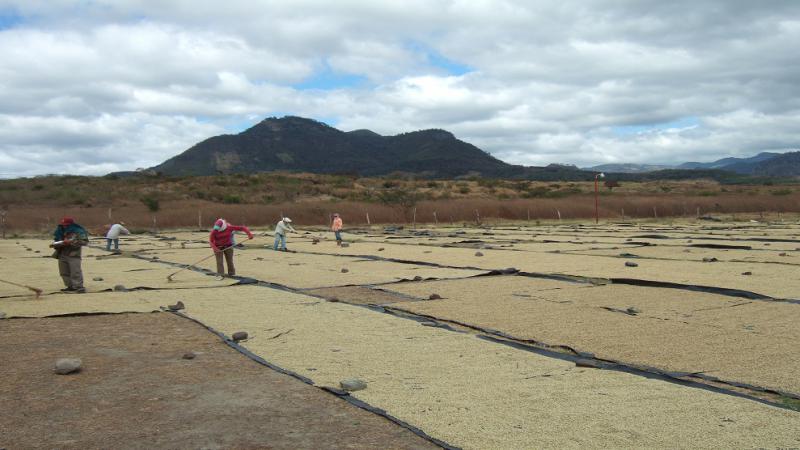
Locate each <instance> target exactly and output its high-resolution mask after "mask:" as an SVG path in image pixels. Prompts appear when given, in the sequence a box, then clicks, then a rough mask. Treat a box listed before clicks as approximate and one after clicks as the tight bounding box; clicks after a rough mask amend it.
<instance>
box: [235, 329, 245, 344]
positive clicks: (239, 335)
mask: <svg viewBox="0 0 800 450" xmlns="http://www.w3.org/2000/svg"><path fill="white" fill-rule="evenodd" d="M231 339H232V340H234V341H236V342H239V341H243V340H245V339H247V332H246V331H237V332H236V333H233V335H231Z"/></svg>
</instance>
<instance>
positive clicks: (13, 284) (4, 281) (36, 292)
mask: <svg viewBox="0 0 800 450" xmlns="http://www.w3.org/2000/svg"><path fill="white" fill-rule="evenodd" d="M0 282H3V283H6V284H10V285H12V286H17V287H21V288H25V289H30V290H32V291H33V292H34V293H35V294H36V298H39V296H40V295H42V290H41V289H39V288H35V287H33V286H28V285H26V284H19V283H14V282H13V281H6V280H0Z"/></svg>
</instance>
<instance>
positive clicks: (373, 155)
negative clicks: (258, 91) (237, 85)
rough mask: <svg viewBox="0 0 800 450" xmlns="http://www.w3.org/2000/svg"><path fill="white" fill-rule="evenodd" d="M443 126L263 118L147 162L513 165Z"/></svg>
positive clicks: (354, 169)
mask: <svg viewBox="0 0 800 450" xmlns="http://www.w3.org/2000/svg"><path fill="white" fill-rule="evenodd" d="M513 167H515V166H512V165H510V164H506V163H504V162H503V161H500V160H499V159H497V158H494V157H492V156H491V155H489V154H488V153H486V152H484V151H482V150H481V149H479V148H478V147H475V146H474V145H472V144H468V143H466V142H463V141H460V140H458V139H456V138H455V136H453V135H452V134H451V133H449V132H447V131H444V130H423V131H415V132H412V133H404V134H399V135H397V136H381V135H379V134H377V133H374V132H372V131H369V130H356V131H351V132H343V131H340V130H337V129H336V128H333V127H330V126H328V125H326V124H324V123H321V122H317V121H314V120H311V119H305V118H301V117H284V118H280V119H277V118H269V119H265V120H263V121H262V122H260V123H258V124H257V125H255V126H253V127H252V128H249V129H247V130H245V131H243V132H242V133H239V134H237V135H222V136H215V137H212V138H209V139H206V140H204V141H202V142H200V143H198V144H196V145H194V146H193V147H191V148H189V149H188V150H186V151H185V152H183V153H181V154H180V155H177V156H175V157H173V158H170V159H168V160H167V161H165V162H164V163H162V164H160V165H158V166H155V167H152V168H151V170H153V171H156V172H160V173H163V174H165V175H214V174H219V173H251V172H268V171H276V170H285V171H293V172H314V173H357V174H359V175H363V176H375V175H386V174H389V173H392V172H410V173H416V174H420V175H423V176H430V177H439V178H453V177H457V176H460V175H466V174H470V173H475V174H480V175H482V176H501V175H502V174H504V173H505V172H506V171H508V170H509V169H511V168H513Z"/></svg>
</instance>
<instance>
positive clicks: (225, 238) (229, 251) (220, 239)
mask: <svg viewBox="0 0 800 450" xmlns="http://www.w3.org/2000/svg"><path fill="white" fill-rule="evenodd" d="M234 231H244V232H245V233H247V239H253V233H251V232H250V230H249V229H248V228H247V227H246V226H244V225H232V224H229V223H228V222H226V221H225V219H222V218H220V219H217V221H216V222H214V229H213V230H211V234H210V235H209V236H208V242H209V243H210V244H211V249H212V250H214V256H215V257H216V258H217V273H218V274H219V275H223V274H224V273H225V267H224V266H223V264H222V256H223V255H225V261H226V262H227V263H228V275H229V276H234V275H236V268H235V267H234V266H233V245H234V244H233V232H234Z"/></svg>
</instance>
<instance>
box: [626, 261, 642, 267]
mask: <svg viewBox="0 0 800 450" xmlns="http://www.w3.org/2000/svg"><path fill="white" fill-rule="evenodd" d="M625 267H639V265H638V264H636V263H635V262H632V261H625Z"/></svg>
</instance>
